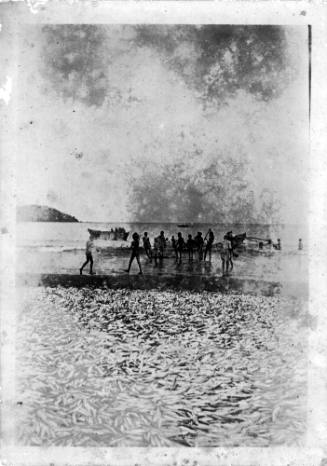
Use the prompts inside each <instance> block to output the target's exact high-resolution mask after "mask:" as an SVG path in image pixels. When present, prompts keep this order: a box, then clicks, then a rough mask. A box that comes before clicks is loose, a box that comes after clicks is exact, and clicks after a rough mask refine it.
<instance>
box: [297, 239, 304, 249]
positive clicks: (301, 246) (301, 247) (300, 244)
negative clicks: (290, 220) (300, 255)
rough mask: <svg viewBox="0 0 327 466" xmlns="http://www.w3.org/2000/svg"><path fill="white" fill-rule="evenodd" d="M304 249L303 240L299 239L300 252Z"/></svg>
mask: <svg viewBox="0 0 327 466" xmlns="http://www.w3.org/2000/svg"><path fill="white" fill-rule="evenodd" d="M302 249H303V244H302V239H301V238H300V239H299V246H298V250H299V251H302Z"/></svg>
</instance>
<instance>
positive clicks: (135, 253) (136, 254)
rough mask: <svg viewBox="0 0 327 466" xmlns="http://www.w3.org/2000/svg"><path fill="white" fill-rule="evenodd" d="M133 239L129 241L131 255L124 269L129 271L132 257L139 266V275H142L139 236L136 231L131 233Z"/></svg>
mask: <svg viewBox="0 0 327 466" xmlns="http://www.w3.org/2000/svg"><path fill="white" fill-rule="evenodd" d="M132 238H133V241H132V243H131V250H132V252H131V257H130V260H129V264H128V269H127V270H126V272H127V273H129V271H130V269H131V265H132V262H133V260H134V259H136V261H137V263H138V266H139V269H140V271H139V275H142V268H141V262H140V236H139V234H138V233H136V232H135V233H133V236H132Z"/></svg>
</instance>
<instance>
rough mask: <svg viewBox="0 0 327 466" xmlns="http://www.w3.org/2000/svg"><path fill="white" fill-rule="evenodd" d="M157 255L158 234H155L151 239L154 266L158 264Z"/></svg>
mask: <svg viewBox="0 0 327 466" xmlns="http://www.w3.org/2000/svg"><path fill="white" fill-rule="evenodd" d="M158 255H159V236H156V237H155V238H154V241H153V256H154V266H155V267H157V266H158Z"/></svg>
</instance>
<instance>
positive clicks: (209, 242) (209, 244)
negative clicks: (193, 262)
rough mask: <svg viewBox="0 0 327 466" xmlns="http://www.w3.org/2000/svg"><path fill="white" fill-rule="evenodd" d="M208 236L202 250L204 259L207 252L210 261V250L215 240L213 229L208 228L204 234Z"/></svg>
mask: <svg viewBox="0 0 327 466" xmlns="http://www.w3.org/2000/svg"><path fill="white" fill-rule="evenodd" d="M207 236H208V239H207V243H206V247H205V251H204V260H206V257H207V254H208V253H209V261H210V262H211V252H212V245H213V242H214V240H215V235H214V234H213V231H212V230H211V229H210V228H209V231H208V233H207V235H206V237H207Z"/></svg>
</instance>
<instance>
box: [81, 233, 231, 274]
mask: <svg viewBox="0 0 327 466" xmlns="http://www.w3.org/2000/svg"><path fill="white" fill-rule="evenodd" d="M231 233H232V232H229V233H227V234H226V235H225V236H224V241H223V242H222V243H220V245H221V248H220V257H221V260H222V271H223V273H225V272H226V273H227V272H228V270H229V266H231V269H232V268H233V261H232V257H233V252H232V244H231V241H230V234H231ZM214 240H215V236H214V233H213V231H212V230H211V229H210V228H209V230H208V232H207V234H206V235H205V237H203V236H202V233H201V232H200V231H199V232H198V233H197V234H196V235H195V236H194V238H193V237H192V235H191V234H189V235H188V237H187V239H186V240H185V239H184V238H183V235H182V233H181V232H178V234H177V238H175V236H174V235H173V236H172V237H171V241H170V242H169V239H168V238H166V237H165V232H164V231H161V232H160V234H159V236H157V237H155V238H154V241H153V245H151V241H150V238H149V236H148V233H147V232H145V233H144V235H143V237H142V243H143V249H144V252H145V254H146V256H147V257H148V259H149V262H152V261H154V264H155V267H156V266H157V265H158V261H160V262H162V261H163V258H164V254H165V251H166V249H167V246H168V245H171V247H172V249H173V251H174V254H175V262H176V263H177V264H181V263H182V257H183V252H187V255H188V261H189V262H193V260H194V256H195V254H196V255H197V258H198V260H199V261H202V260H203V261H206V259H207V257H208V258H209V261H210V262H211V253H212V247H213V244H214ZM92 248H93V238H92V237H90V239H89V240H88V241H87V243H86V261H85V262H84V264H83V265H82V267H81V268H80V274H81V275H82V273H83V269H84V267H85V266H86V265H87V264H88V263H90V274H91V275H93V273H94V272H93V256H92ZM140 251H141V246H140V235H139V234H138V233H137V232H135V233H133V235H132V242H131V255H130V259H129V264H128V268H127V269H126V270H125V271H126V272H128V273H129V271H130V269H131V266H132V263H133V261H134V259H135V260H136V262H137V264H138V267H139V274H142V273H143V272H142V266H141V262H140Z"/></svg>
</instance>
